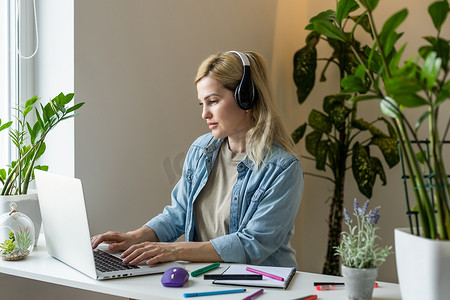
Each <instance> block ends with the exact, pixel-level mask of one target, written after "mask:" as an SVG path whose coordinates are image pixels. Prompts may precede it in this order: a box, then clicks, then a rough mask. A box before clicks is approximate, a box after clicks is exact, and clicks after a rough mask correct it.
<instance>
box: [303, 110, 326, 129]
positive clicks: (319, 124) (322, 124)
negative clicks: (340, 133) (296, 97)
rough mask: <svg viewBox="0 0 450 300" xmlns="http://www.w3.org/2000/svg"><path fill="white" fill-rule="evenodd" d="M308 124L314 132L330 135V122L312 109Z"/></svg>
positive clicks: (323, 115)
mask: <svg viewBox="0 0 450 300" xmlns="http://www.w3.org/2000/svg"><path fill="white" fill-rule="evenodd" d="M308 124H309V126H311V127H312V128H313V129H314V130H317V131H320V132H323V133H330V132H331V122H330V120H329V118H328V117H327V116H326V115H325V114H323V113H321V112H320V111H318V110H315V109H313V110H312V111H311V112H310V113H309V116H308Z"/></svg>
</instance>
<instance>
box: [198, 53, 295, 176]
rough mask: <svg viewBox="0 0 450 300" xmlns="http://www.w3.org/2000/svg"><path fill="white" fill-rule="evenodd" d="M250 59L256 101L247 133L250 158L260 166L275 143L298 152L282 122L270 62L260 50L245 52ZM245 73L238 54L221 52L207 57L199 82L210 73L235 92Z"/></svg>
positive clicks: (288, 150)
mask: <svg viewBox="0 0 450 300" xmlns="http://www.w3.org/2000/svg"><path fill="white" fill-rule="evenodd" d="M244 54H245V55H246V56H247V57H248V59H249V61H250V69H251V78H252V81H253V84H254V86H255V90H256V101H255V104H254V105H253V107H252V109H251V112H252V120H253V126H252V128H250V130H249V131H248V132H247V134H246V136H245V142H246V152H247V156H248V158H249V159H250V160H251V161H252V162H253V163H254V164H255V167H256V169H258V168H259V166H260V165H261V164H264V157H265V156H266V155H267V154H268V153H269V152H270V150H271V148H272V145H273V143H274V142H278V143H279V144H280V145H281V146H282V147H283V148H284V149H285V150H286V151H287V152H289V153H292V154H296V152H295V147H294V142H293V141H292V138H291V136H290V135H289V134H288V132H287V130H286V128H285V126H284V124H283V122H282V121H281V117H280V113H279V110H278V106H277V105H276V103H275V101H274V99H273V94H272V87H271V84H270V81H269V77H268V69H267V63H266V60H265V59H264V57H263V56H262V55H260V54H258V53H256V52H251V51H249V52H244ZM242 73H243V65H242V61H241V59H240V58H239V56H237V55H236V54H234V53H230V52H225V53H217V54H213V55H211V56H209V57H208V58H207V59H205V60H204V61H203V62H202V63H201V65H200V67H199V68H198V71H197V76H196V78H195V83H198V82H199V80H200V79H202V78H203V77H206V76H211V77H212V78H214V79H216V80H218V81H219V82H221V83H222V85H223V86H224V87H225V88H226V89H229V90H231V91H233V92H234V90H235V88H236V86H237V85H238V84H239V82H240V80H241V78H242Z"/></svg>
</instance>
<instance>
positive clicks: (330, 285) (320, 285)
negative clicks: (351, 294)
mask: <svg viewBox="0 0 450 300" xmlns="http://www.w3.org/2000/svg"><path fill="white" fill-rule="evenodd" d="M344 285H345V284H344V283H343V282H314V286H315V287H316V290H318V291H325V290H334V288H335V287H336V286H344ZM374 287H375V288H377V287H378V283H377V282H375V284H374Z"/></svg>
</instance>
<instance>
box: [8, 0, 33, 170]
mask: <svg viewBox="0 0 450 300" xmlns="http://www.w3.org/2000/svg"><path fill="white" fill-rule="evenodd" d="M19 32H20V33H21V34H20V36H19ZM33 32H35V34H33ZM35 41H36V42H35ZM37 45H38V44H37V19H36V2H35V0H33V1H32V2H30V1H22V0H14V1H0V119H1V120H2V124H4V123H6V122H8V121H11V120H12V121H14V118H13V117H12V114H13V113H14V112H15V110H13V109H12V107H15V106H16V105H17V103H19V99H20V101H26V100H27V99H28V98H30V97H31V96H30V95H31V94H33V92H34V80H33V66H34V62H33V59H30V58H32V57H33V56H34V55H35V54H36V51H37V49H38V46H37ZM17 48H18V49H19V52H18V51H16V49H17ZM24 53H26V54H24ZM28 53H32V54H31V55H30V54H28ZM19 57H20V58H19ZM16 157H17V153H15V151H11V142H10V139H9V135H8V132H7V130H4V131H2V132H1V133H0V168H3V167H4V166H5V165H7V164H9V162H10V161H11V160H14V159H15V158H16Z"/></svg>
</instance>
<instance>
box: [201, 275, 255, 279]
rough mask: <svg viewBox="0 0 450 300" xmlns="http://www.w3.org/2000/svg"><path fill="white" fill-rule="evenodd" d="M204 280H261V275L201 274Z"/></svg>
mask: <svg viewBox="0 0 450 300" xmlns="http://www.w3.org/2000/svg"><path fill="white" fill-rule="evenodd" d="M203 279H205V280H262V275H259V274H254V275H248V274H211V275H203Z"/></svg>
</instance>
